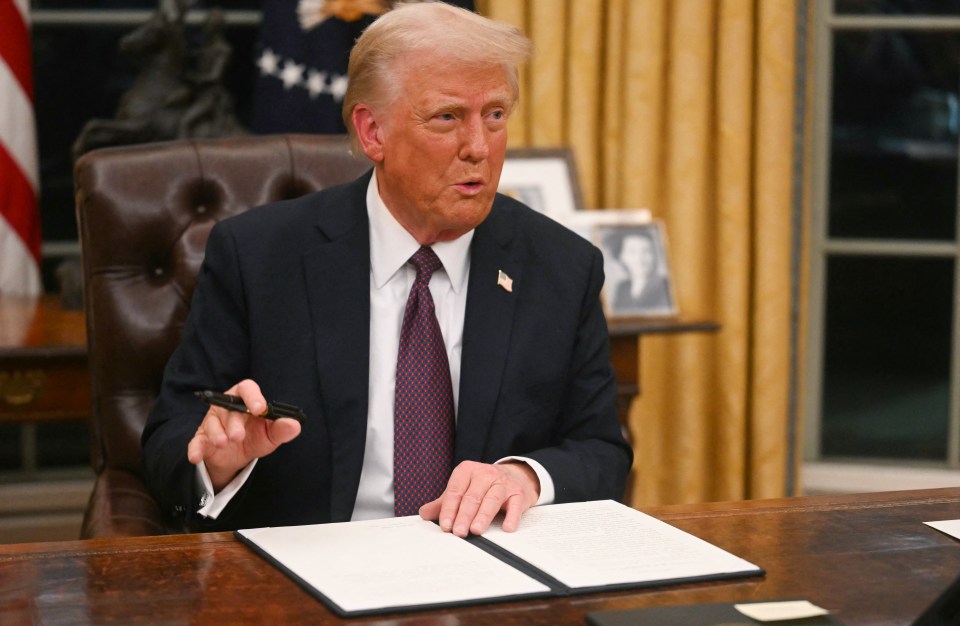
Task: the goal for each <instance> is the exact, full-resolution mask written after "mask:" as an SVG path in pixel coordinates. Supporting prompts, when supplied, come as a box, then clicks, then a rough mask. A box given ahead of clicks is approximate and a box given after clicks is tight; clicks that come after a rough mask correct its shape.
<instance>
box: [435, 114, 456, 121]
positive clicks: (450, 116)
mask: <svg viewBox="0 0 960 626" xmlns="http://www.w3.org/2000/svg"><path fill="white" fill-rule="evenodd" d="M437 119H441V120H444V121H448V122H449V121H451V120H453V119H455V118H454V115H453V113H441V114H440V115H438V116H437Z"/></svg>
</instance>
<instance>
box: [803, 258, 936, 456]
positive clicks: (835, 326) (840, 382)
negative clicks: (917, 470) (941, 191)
mask: <svg viewBox="0 0 960 626" xmlns="http://www.w3.org/2000/svg"><path fill="white" fill-rule="evenodd" d="M827 265H828V274H827V276H828V278H827V313H826V330H825V336H826V339H825V350H824V354H825V355H826V356H825V365H824V380H823V407H822V408H823V413H822V431H821V437H822V440H821V450H822V451H823V455H824V456H825V457H855V458H899V459H903V458H910V459H925V460H934V461H941V462H945V461H946V455H947V443H946V439H947V428H948V421H949V374H950V348H951V315H952V293H953V261H952V260H950V259H909V258H890V257H845V256H833V257H831V258H830V259H829V260H828V264H827Z"/></svg>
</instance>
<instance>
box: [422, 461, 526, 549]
mask: <svg viewBox="0 0 960 626" xmlns="http://www.w3.org/2000/svg"><path fill="white" fill-rule="evenodd" d="M539 497H540V481H539V480H538V479H537V475H536V473H535V472H534V471H533V469H531V468H530V466H529V465H527V464H526V463H523V462H506V463H498V464H496V465H490V464H488V463H475V462H473V461H464V462H463V463H461V464H460V465H458V466H457V467H456V468H454V470H453V474H451V476H450V480H449V481H448V482H447V488H446V489H445V490H444V492H443V494H442V495H441V496H440V497H439V498H437V499H436V500H434V501H433V502H428V503H426V504H424V505H423V506H422V507H420V517H422V518H423V519H425V520H429V521H432V520H437V519H439V520H440V528H441V529H442V530H443V531H444V532H452V533H453V534H454V535H457V536H459V537H466V536H467V534H468V533H473V534H474V535H480V534H482V533H483V532H484V531H485V530H487V528H488V527H489V526H490V522H492V521H493V518H494V517H496V515H497V513H499V512H500V511H506V516H505V517H504V520H503V529H504V530H505V531H507V532H513V531H515V530H516V529H517V527H518V526H519V525H520V516H521V515H522V514H523V512H524V511H526V510H527V509H529V508H530V507H531V506H533V505H534V504H536V503H537V499H538V498H539Z"/></svg>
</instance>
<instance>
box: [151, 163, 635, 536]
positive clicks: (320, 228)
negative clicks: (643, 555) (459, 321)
mask: <svg viewBox="0 0 960 626" xmlns="http://www.w3.org/2000/svg"><path fill="white" fill-rule="evenodd" d="M369 180H370V174H369V173H368V174H367V175H365V176H363V177H361V178H360V179H358V180H357V181H354V182H353V183H350V184H347V185H342V186H339V187H334V188H330V189H327V190H324V191H320V192H317V193H314V194H311V195H308V196H304V197H302V198H298V199H295V200H289V201H284V202H278V203H274V204H271V205H266V206H263V207H259V208H255V209H251V210H250V211H247V212H246V213H244V214H241V215H238V216H236V217H233V218H230V219H228V220H224V221H223V222H221V223H219V224H217V225H216V226H215V227H214V228H213V230H212V231H211V233H210V237H209V240H208V242H207V248H206V255H205V258H204V262H203V265H202V268H201V271H200V276H199V280H198V284H197V288H196V291H195V292H194V295H193V299H192V302H191V311H190V315H189V317H188V319H187V322H186V325H185V328H184V331H183V336H182V340H181V343H180V345H179V346H178V348H177V350H176V351H175V352H174V354H173V356H172V357H171V359H170V361H169V363H168V364H167V368H166V370H165V374H164V382H163V385H162V388H161V390H160V394H159V397H158V400H157V402H156V404H155V406H154V408H153V411H152V412H151V414H150V417H149V419H148V422H147V426H146V428H145V430H144V433H143V451H144V465H145V473H146V477H147V482H148V484H149V485H150V488H151V490H152V491H153V492H154V494H155V496H156V497H157V499H158V501H159V502H160V505H161V507H162V509H163V510H164V511H165V513H166V514H168V515H171V516H173V517H177V516H180V517H185V518H186V519H187V520H188V521H190V522H192V523H193V527H194V528H195V529H198V530H220V529H235V528H244V527H258V526H278V525H290V524H306V523H321V522H328V521H347V520H349V519H350V516H351V513H352V511H353V506H354V501H355V499H356V494H357V488H358V485H359V481H360V469H361V465H362V462H363V452H364V442H365V438H366V422H367V395H368V389H367V383H368V371H369V353H370V350H369V333H370V328H369V327H370V240H369V224H368V219H367V212H366V197H365V196H366V189H367V185H368V182H369ZM501 270H502V271H503V272H505V273H506V274H507V275H509V276H510V277H511V278H512V279H513V290H512V292H508V291H507V290H505V289H503V288H502V287H501V286H499V285H498V284H497V276H498V272H499V271H501ZM602 283H603V261H602V258H601V254H600V252H599V251H598V250H597V249H596V248H595V247H594V246H592V245H590V244H589V243H588V242H587V241H586V240H584V239H583V238H581V237H579V236H578V235H576V234H574V233H572V232H570V231H568V230H566V229H565V228H563V227H561V226H560V225H558V224H557V223H556V222H554V221H553V220H551V219H549V218H547V217H544V216H542V215H540V214H538V213H536V212H535V211H533V210H532V209H530V208H528V207H526V206H524V205H522V204H520V203H519V202H516V201H514V200H512V199H510V198H507V197H505V196H499V195H498V196H497V198H496V200H495V202H494V204H493V208H492V210H491V212H490V215H489V216H488V217H487V219H486V220H485V221H484V222H483V223H482V224H481V225H480V226H478V227H477V229H476V232H475V235H474V238H473V242H472V244H471V249H470V277H469V288H468V295H467V304H466V318H465V320H464V331H463V332H464V336H463V350H462V361H461V383H460V398H459V406H458V415H457V431H456V451H455V459H454V460H455V462H456V463H459V462H461V461H463V460H474V461H481V462H487V463H492V462H494V461H496V460H498V459H500V458H502V457H505V456H509V455H524V456H527V457H530V458H533V459H535V460H537V461H538V462H540V463H542V464H543V466H544V467H545V468H546V470H547V471H548V472H549V473H550V475H551V476H552V477H553V480H554V483H555V486H556V500H557V502H569V501H582V500H592V499H602V498H613V499H620V498H622V496H623V489H624V483H625V479H626V476H627V473H628V472H629V469H630V464H631V461H632V452H631V450H630V448H629V446H628V445H627V444H626V442H625V441H624V439H623V436H622V433H621V429H620V423H619V420H618V419H617V414H616V406H615V403H616V391H615V380H614V375H613V371H612V368H611V366H610V362H609V339H608V335H607V327H606V321H605V319H604V316H603V312H602V309H601V305H600V299H599V294H600V288H601V286H602ZM244 378H252V379H253V380H255V381H257V383H259V385H260V387H261V389H262V391H263V394H264V396H265V397H266V398H267V399H268V400H279V401H282V402H289V403H293V404H296V405H298V406H300V407H301V408H303V410H304V412H305V413H306V415H307V419H306V421H305V423H304V424H303V430H302V432H301V434H300V436H299V437H297V438H296V439H294V440H293V441H292V442H290V443H288V444H285V445H283V446H280V448H278V449H277V450H276V451H275V452H274V453H273V454H270V455H268V456H266V457H263V458H262V459H260V461H259V462H258V464H257V467H256V468H255V469H254V471H253V473H252V474H251V476H250V478H249V479H248V481H247V483H246V484H245V485H244V487H243V489H242V490H241V492H240V493H239V494H238V495H237V496H236V497H235V498H234V499H233V500H232V501H231V502H230V504H229V505H228V507H227V508H226V510H224V511H223V513H222V514H221V515H220V516H219V518H218V519H217V520H202V519H197V518H198V517H199V516H197V515H196V514H195V511H196V509H197V508H198V507H199V502H198V497H199V496H198V493H197V490H196V487H195V484H194V483H195V469H196V468H195V467H194V466H192V465H191V464H190V463H189V462H188V461H187V459H186V449H187V443H188V442H189V440H190V439H191V437H192V436H193V435H194V433H195V432H196V430H197V427H198V426H199V424H200V422H201V421H202V418H203V416H204V414H205V412H206V407H205V406H204V405H202V404H201V403H200V401H199V400H197V399H196V398H195V397H194V396H193V395H192V394H193V392H194V391H196V390H198V389H214V390H223V389H227V388H229V387H230V386H231V385H233V384H235V383H236V382H238V381H240V380H242V379H244Z"/></svg>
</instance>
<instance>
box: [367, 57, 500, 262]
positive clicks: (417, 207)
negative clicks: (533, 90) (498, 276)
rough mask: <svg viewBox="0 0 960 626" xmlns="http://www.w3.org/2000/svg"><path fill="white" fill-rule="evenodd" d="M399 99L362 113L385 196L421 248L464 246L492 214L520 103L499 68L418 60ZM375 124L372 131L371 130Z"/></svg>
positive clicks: (406, 70)
mask: <svg viewBox="0 0 960 626" xmlns="http://www.w3.org/2000/svg"><path fill="white" fill-rule="evenodd" d="M397 70H398V75H397V79H398V85H399V89H398V95H397V98H396V100H395V101H394V102H393V103H392V104H391V105H388V106H387V107H385V109H384V110H378V111H373V110H372V109H369V108H367V107H365V105H358V107H357V109H361V112H360V120H359V123H358V118H357V112H356V111H355V113H354V121H355V124H357V130H358V135H359V137H360V139H361V145H363V147H364V151H365V152H366V153H367V156H369V157H370V158H371V159H373V161H374V162H375V163H376V164H377V167H378V169H377V181H378V183H379V191H380V195H381V197H382V198H383V201H384V203H385V204H386V205H387V208H389V209H390V212H391V213H393V215H394V217H395V218H396V219H397V221H399V222H400V224H402V225H403V226H404V228H406V229H407V231H409V232H410V233H411V234H412V235H413V236H414V237H415V238H416V239H417V241H419V242H420V243H421V244H431V243H434V242H435V241H449V240H452V239H456V238H457V237H459V236H461V235H463V234H464V233H466V232H467V231H469V230H471V229H473V228H475V227H476V226H477V225H479V224H480V223H481V222H482V221H483V220H484V219H485V218H486V217H487V215H488V214H489V213H490V207H491V206H492V205H493V198H494V194H495V193H496V191H497V185H498V184H499V182H500V171H501V169H502V168H503V159H504V155H505V153H506V148H507V114H508V113H509V112H510V109H511V107H512V105H513V96H512V93H511V90H510V87H509V83H508V82H507V79H506V76H505V74H504V71H503V69H502V68H500V67H499V66H491V67H486V68H480V69H478V68H475V67H469V66H465V65H462V64H457V63H452V64H451V63H445V62H444V60H443V59H436V58H431V57H427V56H426V55H419V56H414V57H413V58H411V59H408V60H405V61H404V62H402V63H399V64H398V66H397ZM365 121H366V122H370V124H371V125H365Z"/></svg>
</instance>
